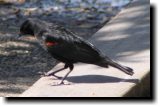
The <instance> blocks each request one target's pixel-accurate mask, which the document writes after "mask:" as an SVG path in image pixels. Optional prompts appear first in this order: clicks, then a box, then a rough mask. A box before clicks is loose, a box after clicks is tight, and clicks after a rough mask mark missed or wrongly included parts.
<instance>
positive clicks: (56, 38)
mask: <svg viewBox="0 0 160 107" xmlns="http://www.w3.org/2000/svg"><path fill="white" fill-rule="evenodd" d="M20 34H22V35H34V36H35V37H36V38H37V40H38V41H39V42H40V44H41V45H42V46H43V47H44V48H45V50H47V51H48V52H49V53H50V54H51V55H52V56H53V57H54V58H55V59H57V60H59V61H61V62H63V63H65V66H64V68H62V69H66V68H68V67H69V68H70V71H69V72H68V73H67V74H66V75H65V76H64V77H63V79H62V81H61V82H60V84H63V81H64V79H65V78H66V77H67V76H68V75H69V73H70V72H71V71H72V70H73V68H74V65H73V64H74V63H76V62H82V63H88V64H94V65H98V66H101V67H105V68H108V66H112V67H115V68H118V69H119V70H121V71H123V72H124V73H126V74H128V75H133V74H134V72H133V70H132V69H131V68H129V67H126V66H122V65H120V64H117V63H116V62H114V61H113V60H111V59H109V58H108V57H106V56H105V55H103V54H102V53H101V52H100V51H99V50H98V49H97V48H96V47H95V46H94V45H93V44H91V43H90V42H88V41H86V40H84V39H82V38H81V37H79V36H77V35H76V34H74V33H72V32H71V31H69V30H68V29H65V28H64V27H62V26H59V25H56V24H50V23H47V22H45V21H42V20H39V19H28V20H26V21H25V22H24V23H23V24H22V25H21V28H20ZM62 69H60V70H62ZM60 70H57V71H55V72H52V73H51V74H49V75H54V74H55V73H57V72H59V71H60ZM54 76H55V75H54Z"/></svg>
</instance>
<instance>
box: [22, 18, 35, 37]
mask: <svg viewBox="0 0 160 107" xmlns="http://www.w3.org/2000/svg"><path fill="white" fill-rule="evenodd" d="M34 24H35V22H34V20H31V19H27V20H26V21H24V22H23V23H22V25H21V27H20V33H19V37H21V36H29V35H30V36H34Z"/></svg>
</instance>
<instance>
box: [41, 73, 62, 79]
mask: <svg viewBox="0 0 160 107" xmlns="http://www.w3.org/2000/svg"><path fill="white" fill-rule="evenodd" d="M43 76H44V77H48V76H54V77H56V78H57V79H62V77H60V76H57V75H55V74H51V73H46V72H45V73H44V74H43Z"/></svg>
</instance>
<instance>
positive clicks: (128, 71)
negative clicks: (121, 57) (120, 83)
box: [98, 60, 134, 76]
mask: <svg viewBox="0 0 160 107" xmlns="http://www.w3.org/2000/svg"><path fill="white" fill-rule="evenodd" d="M98 65H99V66H102V67H108V65H109V66H112V67H115V68H117V69H119V70H121V71H123V72H124V73H126V74H128V75H131V76H132V75H133V74H134V72H133V69H132V68H129V67H126V66H122V65H120V64H118V63H116V62H114V61H112V60H103V61H102V62H101V63H100V64H98Z"/></svg>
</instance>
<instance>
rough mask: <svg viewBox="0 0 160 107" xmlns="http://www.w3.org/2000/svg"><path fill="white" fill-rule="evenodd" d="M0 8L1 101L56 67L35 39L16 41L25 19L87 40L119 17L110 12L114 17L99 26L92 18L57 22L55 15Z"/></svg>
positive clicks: (9, 6)
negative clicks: (54, 24)
mask: <svg viewBox="0 0 160 107" xmlns="http://www.w3.org/2000/svg"><path fill="white" fill-rule="evenodd" d="M0 5H1V6H0V96H3V97H14V96H18V95H19V94H21V93H22V92H23V91H25V90H26V89H28V88H29V87H30V86H31V85H32V84H33V83H34V82H35V81H36V80H38V79H39V78H40V77H41V74H42V73H43V72H47V71H49V70H50V69H52V68H53V67H54V66H55V64H56V63H57V62H56V60H55V59H54V58H52V57H51V56H50V55H49V54H48V53H47V52H45V51H44V50H43V49H42V48H41V47H40V45H39V44H38V43H37V41H36V40H35V39H34V38H21V39H17V38H16V36H17V35H18V33H19V27H20V25H21V23H22V22H23V21H24V20H25V19H26V18H28V17H37V18H40V19H42V20H45V21H48V22H50V23H58V24H61V25H62V26H65V27H67V28H68V29H70V30H72V31H73V32H75V33H76V34H78V35H79V36H81V37H83V38H85V39H88V38H89V37H91V36H92V35H93V34H94V33H95V32H96V31H97V30H99V29H100V28H101V27H102V26H103V24H105V23H107V22H108V21H109V20H110V18H111V17H113V16H114V15H115V14H116V13H118V10H117V11H116V12H115V10H114V11H113V10H112V12H113V13H114V14H113V15H111V16H108V17H105V18H104V20H103V22H101V21H102V20H95V19H94V17H93V16H92V15H90V17H88V18H87V19H85V20H81V19H80V20H79V19H72V18H67V17H62V16H59V18H57V14H54V15H53V14H51V13H48V14H46V12H44V13H45V14H41V15H39V14H35V13H34V14H31V13H32V12H30V11H32V10H33V9H30V10H27V11H23V12H22V9H21V10H20V9H19V8H17V7H16V6H15V5H13V4H0ZM86 11H88V10H86ZM27 12H28V13H27ZM88 14H90V13H88Z"/></svg>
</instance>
